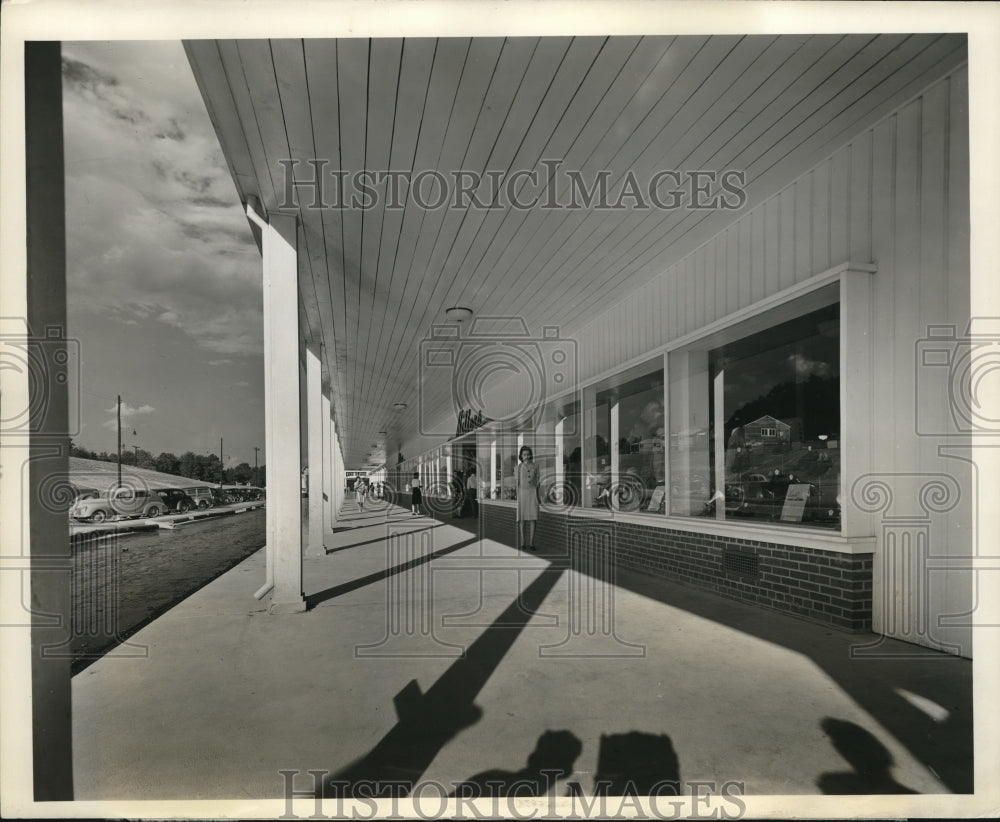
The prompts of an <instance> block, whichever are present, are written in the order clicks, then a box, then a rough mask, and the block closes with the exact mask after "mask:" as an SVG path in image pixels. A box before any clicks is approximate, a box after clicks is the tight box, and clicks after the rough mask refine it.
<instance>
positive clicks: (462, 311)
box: [444, 305, 472, 323]
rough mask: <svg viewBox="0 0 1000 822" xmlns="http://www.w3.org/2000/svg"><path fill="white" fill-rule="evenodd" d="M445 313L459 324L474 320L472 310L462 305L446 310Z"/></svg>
mask: <svg viewBox="0 0 1000 822" xmlns="http://www.w3.org/2000/svg"><path fill="white" fill-rule="evenodd" d="M444 313H445V314H447V315H448V318H449V319H451V320H454V321H455V322H458V323H464V322H465V321H466V320H471V319H472V309H471V308H466V307H465V306H462V305H454V306H452V307H451V308H446V309H445V310H444Z"/></svg>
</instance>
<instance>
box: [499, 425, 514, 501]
mask: <svg viewBox="0 0 1000 822" xmlns="http://www.w3.org/2000/svg"><path fill="white" fill-rule="evenodd" d="M497 439H498V440H499V449H498V454H497V461H498V463H499V464H498V466H497V469H498V473H499V475H500V476H499V480H500V481H499V490H500V496H499V499H506V500H512V499H516V497H517V449H518V439H519V432H518V431H517V429H516V428H515V427H514V426H511V425H508V424H505V425H503V426H502V428H501V429H500V431H499V432H498V437H497Z"/></svg>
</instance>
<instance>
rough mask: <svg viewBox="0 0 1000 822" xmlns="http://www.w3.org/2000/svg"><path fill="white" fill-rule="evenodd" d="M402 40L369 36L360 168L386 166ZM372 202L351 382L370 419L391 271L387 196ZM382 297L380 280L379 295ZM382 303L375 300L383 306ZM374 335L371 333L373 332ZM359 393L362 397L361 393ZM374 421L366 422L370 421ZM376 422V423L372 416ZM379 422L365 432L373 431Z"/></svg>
mask: <svg viewBox="0 0 1000 822" xmlns="http://www.w3.org/2000/svg"><path fill="white" fill-rule="evenodd" d="M402 46H403V41H402V40H400V39H396V38H391V39H390V38H385V39H376V40H372V41H371V57H370V60H369V65H370V69H369V78H368V106H367V115H368V121H367V128H366V135H365V162H364V165H363V168H364V169H367V170H369V171H373V172H378V171H383V170H385V169H387V168H389V161H390V155H391V150H392V132H393V123H394V120H395V111H396V97H397V93H398V91H399V88H398V82H399V72H400V67H401V60H402ZM373 199H374V207H373V208H371V209H369V210H367V211H365V212H364V213H363V215H362V216H363V219H364V236H363V238H362V247H361V266H360V271H359V287H360V305H359V316H358V328H359V332H358V362H359V363H360V367H359V369H358V372H357V373H355V374H354V379H353V380H352V388H353V391H354V395H355V400H356V401H360V402H364V405H363V406H360V407H359V408H356V410H357V411H360V410H362V409H364V410H366V411H367V412H368V413H367V414H366V415H365V419H366V420H369V421H371V420H372V419H373V418H372V417H371V416H370V413H371V411H372V409H371V406H370V405H369V403H368V402H367V400H368V398H369V397H371V395H372V394H373V393H374V392H373V391H372V381H371V375H372V372H373V369H374V365H375V351H376V350H377V347H378V336H379V335H380V333H381V330H382V329H381V328H373V323H372V316H373V311H374V308H375V303H376V300H377V299H379V294H378V292H379V277H380V275H382V276H383V281H384V282H387V281H388V280H389V274H388V273H385V274H384V275H383V272H382V271H381V266H380V256H381V249H382V231H383V227H384V213H385V199H384V197H377V196H376V197H373ZM385 299H386V293H385V286H384V284H383V289H382V296H381V300H382V302H383V304H384V302H385ZM382 307H383V306H381V305H380V306H379V308H382ZM373 332H374V333H375V339H374V341H373V339H372V333H373ZM362 398H363V399H362ZM371 424H372V423H371V422H369V425H371ZM374 425H376V426H377V425H378V423H377V422H374ZM376 430H378V429H377V427H376V428H374V429H372V431H370V432H363V435H365V436H367V435H370V434H374V432H375V431H376Z"/></svg>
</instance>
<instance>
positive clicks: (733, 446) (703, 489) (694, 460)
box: [669, 285, 841, 529]
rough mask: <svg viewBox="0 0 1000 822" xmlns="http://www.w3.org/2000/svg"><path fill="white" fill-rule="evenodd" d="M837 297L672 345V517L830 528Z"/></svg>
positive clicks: (835, 497) (835, 448) (813, 299)
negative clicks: (684, 344)
mask: <svg viewBox="0 0 1000 822" xmlns="http://www.w3.org/2000/svg"><path fill="white" fill-rule="evenodd" d="M837 294H838V292H837V288H836V286H835V285H834V286H829V287H826V288H823V289H819V290H817V291H815V292H813V293H811V294H809V295H807V296H806V297H802V298H799V299H798V300H794V301H791V302H789V303H787V304H785V305H783V306H780V307H778V308H776V309H773V310H771V311H769V312H766V313H764V314H761V315H758V316H756V317H754V318H752V319H750V320H747V321H745V322H744V323H740V324H738V325H735V326H732V327H730V328H727V329H726V330H725V331H722V332H719V333H717V334H714V335H712V336H710V337H707V338H705V339H703V340H700V341H698V342H697V343H694V344H692V345H689V346H687V347H685V348H684V349H681V350H678V351H674V352H671V354H670V359H669V372H670V391H669V396H670V443H669V456H670V513H671V514H672V515H674V516H695V517H708V518H713V519H718V520H737V521H747V520H750V521H759V522H768V523H774V524H785V525H807V526H814V527H821V528H829V529H838V528H839V527H840V496H839V494H840V463H841V460H840V454H841V449H840V304H839V302H838V301H837Z"/></svg>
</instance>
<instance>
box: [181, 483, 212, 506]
mask: <svg viewBox="0 0 1000 822" xmlns="http://www.w3.org/2000/svg"><path fill="white" fill-rule="evenodd" d="M183 490H184V493H185V494H187V495H188V496H189V497H191V499H192V500H193V501H194V504H195V505H196V506H197V507H198V508H200V509H201V510H202V511H204V510H205V509H206V508H211V507H212V506H213V505H214V504H215V497H214V496H213V495H212V489H211V488H209V487H208V486H207V485H199V486H198V487H196V488H185V489H183Z"/></svg>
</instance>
